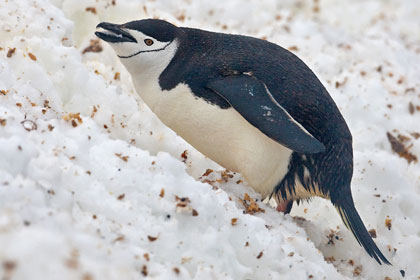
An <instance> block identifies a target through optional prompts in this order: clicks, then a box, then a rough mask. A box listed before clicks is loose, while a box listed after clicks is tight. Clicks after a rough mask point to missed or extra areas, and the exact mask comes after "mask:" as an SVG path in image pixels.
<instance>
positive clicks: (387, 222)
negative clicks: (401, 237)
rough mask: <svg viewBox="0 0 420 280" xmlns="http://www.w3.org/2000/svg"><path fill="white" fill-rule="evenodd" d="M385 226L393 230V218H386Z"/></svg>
mask: <svg viewBox="0 0 420 280" xmlns="http://www.w3.org/2000/svg"><path fill="white" fill-rule="evenodd" d="M385 226H386V227H387V228H388V230H391V227H392V219H388V218H386V219H385Z"/></svg>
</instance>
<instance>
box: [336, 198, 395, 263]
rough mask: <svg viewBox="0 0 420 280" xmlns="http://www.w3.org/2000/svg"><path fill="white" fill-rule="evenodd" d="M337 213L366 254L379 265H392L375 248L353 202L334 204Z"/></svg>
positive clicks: (348, 200)
mask: <svg viewBox="0 0 420 280" xmlns="http://www.w3.org/2000/svg"><path fill="white" fill-rule="evenodd" d="M335 207H336V208H337V211H338V213H340V216H341V219H342V220H343V222H344V224H345V225H346V227H347V228H348V229H350V230H351V232H352V233H353V235H354V237H356V239H357V242H359V244H360V246H362V247H363V248H364V249H365V250H366V252H367V253H368V254H369V256H371V257H372V258H374V259H375V260H376V261H377V262H378V263H379V264H382V262H383V263H385V264H388V265H392V264H391V263H390V262H389V261H388V260H387V259H386V258H385V256H384V255H383V254H382V252H381V251H380V250H379V248H378V246H376V244H375V242H374V241H373V240H372V237H371V236H370V234H369V232H368V231H367V230H366V227H365V226H364V224H363V221H362V219H361V218H360V216H359V213H357V210H356V208H355V207H354V203H353V200H352V199H351V197H350V199H344V200H343V201H340V202H339V203H335Z"/></svg>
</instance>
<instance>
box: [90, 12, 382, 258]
mask: <svg viewBox="0 0 420 280" xmlns="http://www.w3.org/2000/svg"><path fill="white" fill-rule="evenodd" d="M97 27H98V28H100V30H99V31H97V32H96V33H95V34H96V35H97V36H98V37H99V38H101V39H103V40H105V41H107V42H109V43H110V44H111V46H112V47H113V48H114V50H115V51H116V53H117V55H118V56H119V57H120V60H121V62H122V63H123V64H124V66H125V67H126V68H127V70H128V71H129V72H130V74H131V77H132V80H133V83H134V85H135V88H136V90H137V92H138V93H139V94H140V96H141V97H142V99H143V100H144V102H145V103H146V104H147V105H148V106H149V107H150V108H151V110H152V111H153V112H154V113H155V114H156V115H157V116H158V117H159V118H160V119H161V121H162V122H163V123H164V124H166V125H167V126H168V127H169V128H171V129H172V130H174V131H175V132H176V133H178V134H179V135H180V136H181V137H183V138H184V139H185V140H186V141H188V142H189V143H190V144H191V145H192V146H194V147H195V148H196V149H197V150H199V151H200V152H202V153H203V154H204V155H206V156H208V157H209V158H211V159H213V160H214V161H216V162H217V163H219V164H220V165H222V166H224V167H225V168H228V169H230V170H233V171H237V172H240V173H242V175H243V176H244V177H245V178H246V180H247V181H248V183H249V184H250V185H251V186H252V187H253V188H254V189H255V190H256V191H258V192H260V193H261V194H262V195H263V196H274V198H275V199H276V201H277V204H278V210H279V211H283V212H285V213H288V212H290V210H291V208H292V205H293V201H298V202H299V201H300V200H302V199H309V198H310V197H312V196H320V197H323V198H326V199H329V200H331V202H332V204H333V205H334V206H335V207H336V208H337V210H338V212H339V214H340V216H341V218H342V219H343V221H344V223H345V225H346V226H347V227H348V228H349V229H350V230H351V231H352V232H353V234H354V236H355V237H356V239H357V241H358V242H359V243H360V245H361V246H363V247H364V248H365V250H366V251H367V253H368V254H369V255H370V256H371V257H373V258H374V259H375V260H376V261H378V263H381V262H383V263H386V264H390V263H389V261H388V260H387V259H386V258H385V257H384V255H383V254H382V253H381V251H380V250H379V249H378V247H377V246H376V244H375V243H374V242H373V240H372V238H371V236H370V235H369V233H368V232H367V230H366V228H365V226H364V225H363V222H362V220H361V218H360V216H359V214H358V213H357V211H356V208H355V206H354V202H353V199H352V195H351V187H350V184H351V179H352V175H353V149H352V136H351V133H350V131H349V129H348V127H347V125H346V122H345V120H344V119H343V117H342V115H341V114H340V112H339V110H338V108H337V106H336V105H335V103H334V101H333V100H332V98H331V97H330V95H329V94H328V92H327V91H326V89H325V88H324V86H323V85H322V84H321V82H320V81H319V80H318V78H317V77H316V76H315V74H314V73H313V72H312V71H311V70H310V69H309V68H308V67H307V66H306V65H305V63H303V62H302V61H301V60H300V59H299V58H298V57H296V56H295V55H294V54H292V53H291V52H289V51H287V50H285V49H283V48H281V47H279V46H278V45H276V44H273V43H270V42H268V41H264V40H260V39H256V38H252V37H247V36H240V35H229V34H223V33H214V32H208V31H204V30H199V29H192V28H185V27H176V26H174V25H172V24H170V23H168V22H166V21H162V20H155V19H146V20H139V21H132V22H128V23H125V24H121V25H119V24H112V23H105V22H103V23H100V24H99V25H98V26H97Z"/></svg>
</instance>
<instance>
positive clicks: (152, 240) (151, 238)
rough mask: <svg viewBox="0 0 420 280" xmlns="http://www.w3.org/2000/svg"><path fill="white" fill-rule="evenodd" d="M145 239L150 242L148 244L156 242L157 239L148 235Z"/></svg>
mask: <svg viewBox="0 0 420 280" xmlns="http://www.w3.org/2000/svg"><path fill="white" fill-rule="evenodd" d="M147 239H149V241H150V242H154V241H156V240H157V239H158V238H157V237H154V236H150V235H148V236H147Z"/></svg>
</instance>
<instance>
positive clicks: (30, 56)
mask: <svg viewBox="0 0 420 280" xmlns="http://www.w3.org/2000/svg"><path fill="white" fill-rule="evenodd" d="M28 56H29V58H30V59H32V60H33V61H36V56H35V55H34V54H33V53H28Z"/></svg>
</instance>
